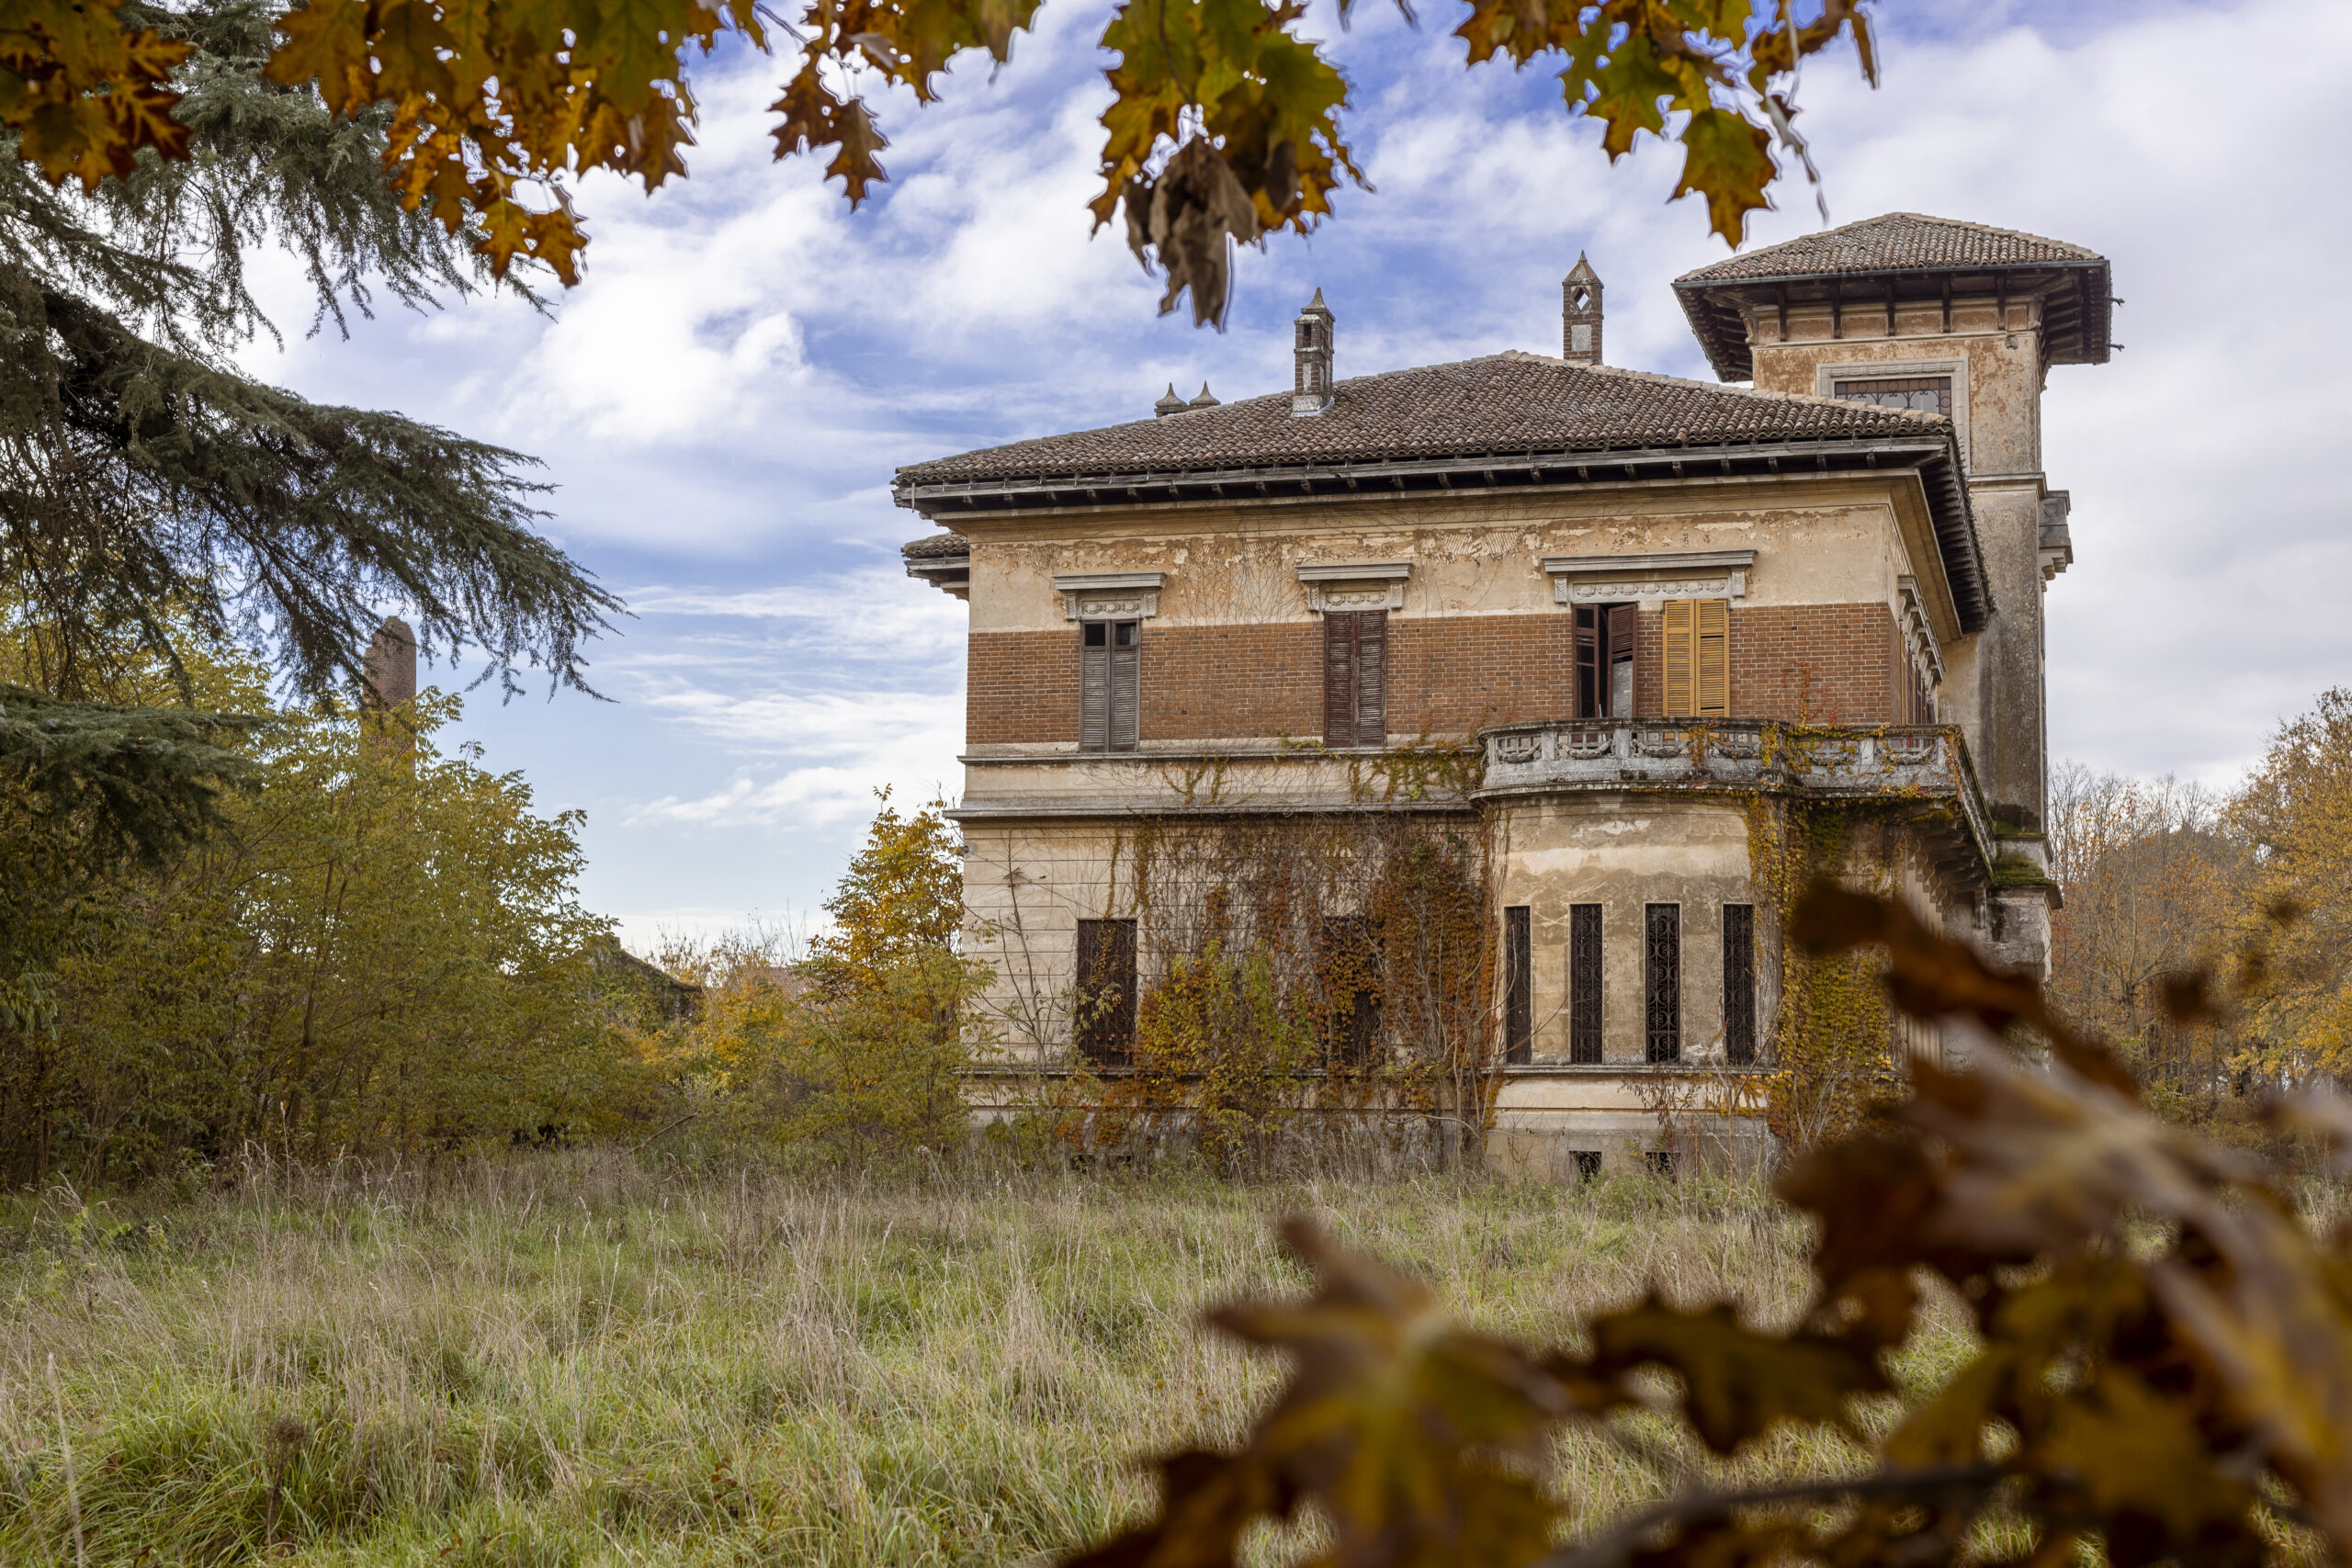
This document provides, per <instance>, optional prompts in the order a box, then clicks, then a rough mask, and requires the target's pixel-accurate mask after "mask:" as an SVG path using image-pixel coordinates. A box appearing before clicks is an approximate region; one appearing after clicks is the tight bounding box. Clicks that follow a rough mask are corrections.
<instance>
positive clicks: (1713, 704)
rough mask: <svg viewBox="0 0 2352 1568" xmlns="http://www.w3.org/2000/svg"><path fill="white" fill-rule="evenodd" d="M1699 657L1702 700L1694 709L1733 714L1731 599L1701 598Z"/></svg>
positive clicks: (1700, 713) (1703, 713)
mask: <svg viewBox="0 0 2352 1568" xmlns="http://www.w3.org/2000/svg"><path fill="white" fill-rule="evenodd" d="M1696 619H1697V623H1698V624H1697V630H1696V634H1695V635H1696V637H1697V644H1698V646H1697V657H1696V659H1695V660H1694V662H1695V664H1696V665H1697V669H1698V685H1699V701H1698V704H1697V705H1696V706H1695V707H1694V708H1693V710H1692V711H1694V712H1695V713H1697V714H1698V716H1700V717H1701V718H1728V717H1729V716H1731V601H1730V600H1728V599H1702V600H1700V601H1698V615H1697V617H1696Z"/></svg>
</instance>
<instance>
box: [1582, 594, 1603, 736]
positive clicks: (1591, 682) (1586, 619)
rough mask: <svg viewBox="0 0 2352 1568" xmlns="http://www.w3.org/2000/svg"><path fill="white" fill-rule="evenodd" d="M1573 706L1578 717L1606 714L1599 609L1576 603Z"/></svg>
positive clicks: (1601, 716)
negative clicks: (1575, 669) (1575, 681)
mask: <svg viewBox="0 0 2352 1568" xmlns="http://www.w3.org/2000/svg"><path fill="white" fill-rule="evenodd" d="M1576 637H1577V706H1576V715H1577V717H1578V718H1607V717H1608V716H1609V682H1608V679H1607V671H1606V668H1605V667H1606V665H1607V662H1608V661H1607V660H1604V659H1603V658H1602V657H1601V647H1600V606H1598V605H1595V604H1580V605H1578V606H1577V612H1576Z"/></svg>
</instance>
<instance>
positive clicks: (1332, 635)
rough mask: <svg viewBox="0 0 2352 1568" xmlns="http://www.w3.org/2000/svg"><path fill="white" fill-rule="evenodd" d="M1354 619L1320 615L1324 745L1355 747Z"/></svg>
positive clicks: (1346, 615)
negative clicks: (1321, 618) (1321, 616)
mask: <svg viewBox="0 0 2352 1568" xmlns="http://www.w3.org/2000/svg"><path fill="white" fill-rule="evenodd" d="M1355 623H1356V617H1355V615H1353V614H1352V613H1351V612H1348V611H1344V610H1340V611H1326V612H1325V613H1324V615H1323V744H1324V745H1326V746H1352V745H1354V744H1355V743H1356V626H1355Z"/></svg>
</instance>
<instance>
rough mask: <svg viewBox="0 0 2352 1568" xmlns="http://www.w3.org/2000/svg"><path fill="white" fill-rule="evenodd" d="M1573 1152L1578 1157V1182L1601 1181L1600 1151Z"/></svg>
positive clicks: (1580, 1150) (1581, 1150)
mask: <svg viewBox="0 0 2352 1568" xmlns="http://www.w3.org/2000/svg"><path fill="white" fill-rule="evenodd" d="M1572 1152H1573V1153H1574V1155H1575V1156H1576V1162H1577V1180H1578V1181H1597V1180H1599V1179H1600V1150H1599V1149H1577V1150H1574V1151H1572Z"/></svg>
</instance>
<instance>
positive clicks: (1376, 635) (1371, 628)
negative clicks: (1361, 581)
mask: <svg viewBox="0 0 2352 1568" xmlns="http://www.w3.org/2000/svg"><path fill="white" fill-rule="evenodd" d="M1349 618H1350V619H1351V620H1352V621H1354V622H1355V624H1356V744H1357V745H1359V746H1385V745H1386V744H1388V612H1387V611H1385V610H1364V611H1361V612H1359V613H1358V614H1356V615H1351V616H1350V617H1349Z"/></svg>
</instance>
